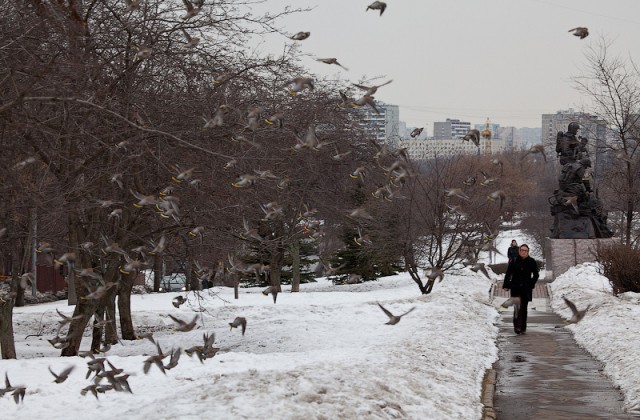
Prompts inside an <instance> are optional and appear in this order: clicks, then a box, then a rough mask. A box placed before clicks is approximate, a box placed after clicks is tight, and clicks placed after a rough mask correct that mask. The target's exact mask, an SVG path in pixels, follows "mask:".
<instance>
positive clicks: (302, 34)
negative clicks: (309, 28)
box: [289, 32, 311, 41]
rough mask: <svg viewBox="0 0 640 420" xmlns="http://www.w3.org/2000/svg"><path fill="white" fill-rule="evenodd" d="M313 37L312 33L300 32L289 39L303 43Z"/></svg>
mask: <svg viewBox="0 0 640 420" xmlns="http://www.w3.org/2000/svg"><path fill="white" fill-rule="evenodd" d="M310 35H311V32H298V33H297V34H295V35H292V36H290V37H289V39H293V40H294V41H303V40H305V39H307V38H309V36H310Z"/></svg>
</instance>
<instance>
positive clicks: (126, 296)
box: [118, 271, 138, 340]
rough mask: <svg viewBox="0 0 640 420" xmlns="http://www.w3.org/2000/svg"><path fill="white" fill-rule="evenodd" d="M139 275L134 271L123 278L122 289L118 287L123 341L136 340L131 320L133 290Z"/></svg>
mask: <svg viewBox="0 0 640 420" xmlns="http://www.w3.org/2000/svg"><path fill="white" fill-rule="evenodd" d="M137 275H138V273H137V272H136V271H132V272H131V273H130V274H128V275H125V276H122V280H121V281H120V287H118V312H119V313H120V332H121V334H122V339H123V340H136V333H135V331H134V330H133V320H132V319H131V290H132V289H133V281H134V279H135V278H136V276H137Z"/></svg>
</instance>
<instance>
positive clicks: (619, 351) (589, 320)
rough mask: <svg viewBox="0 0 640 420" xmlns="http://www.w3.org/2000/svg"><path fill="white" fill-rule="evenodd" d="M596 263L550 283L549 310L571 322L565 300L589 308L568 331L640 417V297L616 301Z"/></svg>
mask: <svg viewBox="0 0 640 420" xmlns="http://www.w3.org/2000/svg"><path fill="white" fill-rule="evenodd" d="M601 272H602V267H601V266H600V265H599V264H597V263H585V264H580V265H578V266H576V267H572V268H570V269H569V270H568V271H567V272H566V273H564V274H562V275H561V276H559V277H558V278H557V279H556V280H554V281H553V282H552V283H551V284H550V290H551V307H552V308H553V310H554V311H555V312H556V313H558V314H559V315H560V316H562V317H564V318H565V319H569V318H571V311H570V310H569V309H568V307H567V305H566V304H565V302H564V299H562V297H563V296H564V297H566V298H567V299H569V300H570V301H572V302H573V303H574V304H575V305H576V307H577V308H578V310H583V309H584V308H586V307H587V306H589V309H588V310H587V313H586V315H585V317H584V318H583V319H582V321H580V322H578V323H577V324H571V325H568V326H566V327H564V328H567V329H570V330H571V332H572V333H573V335H574V337H575V339H576V341H577V342H578V344H579V345H580V346H582V347H584V348H585V349H586V350H587V351H588V352H589V353H591V354H592V355H593V356H594V357H595V358H596V359H598V360H599V361H600V362H602V363H603V365H604V373H605V374H606V375H607V376H609V377H610V378H611V379H612V381H613V383H614V384H615V385H616V386H619V387H620V389H621V390H622V392H623V393H624V396H625V400H624V405H625V407H626V408H627V409H628V410H630V411H631V412H634V413H636V414H640V352H639V351H638V344H639V343H640V326H639V325H638V321H639V320H640V293H632V292H627V293H624V294H621V295H619V296H618V297H616V296H613V293H612V288H611V285H610V284H609V280H608V279H607V278H606V277H604V276H603V275H602V274H601Z"/></svg>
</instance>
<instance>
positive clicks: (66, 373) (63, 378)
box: [49, 365, 75, 384]
mask: <svg viewBox="0 0 640 420" xmlns="http://www.w3.org/2000/svg"><path fill="white" fill-rule="evenodd" d="M73 369H75V366H73V365H71V366H69V367H68V368H66V369H65V370H63V371H62V372H60V373H58V374H57V373H55V372H54V371H53V370H51V367H49V372H51V374H52V375H53V376H54V377H55V378H56V379H55V380H54V381H53V382H55V383H57V384H61V383H63V382H64V381H66V380H67V378H68V377H69V374H70V373H71V372H72V371H73Z"/></svg>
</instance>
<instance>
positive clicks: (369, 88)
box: [353, 2, 393, 96]
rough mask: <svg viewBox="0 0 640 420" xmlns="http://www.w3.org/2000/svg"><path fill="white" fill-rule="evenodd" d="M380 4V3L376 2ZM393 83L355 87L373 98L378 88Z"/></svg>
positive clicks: (356, 85) (389, 81)
mask: <svg viewBox="0 0 640 420" xmlns="http://www.w3.org/2000/svg"><path fill="white" fill-rule="evenodd" d="M376 3H378V2H376ZM391 82H393V80H387V81H386V82H384V83H383V84H381V85H373V86H364V85H358V84H356V83H354V84H353V86H355V87H357V88H358V89H362V90H364V91H365V92H364V96H371V95H375V94H376V92H377V91H378V88H380V87H382V86H386V85H388V84H389V83H391Z"/></svg>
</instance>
